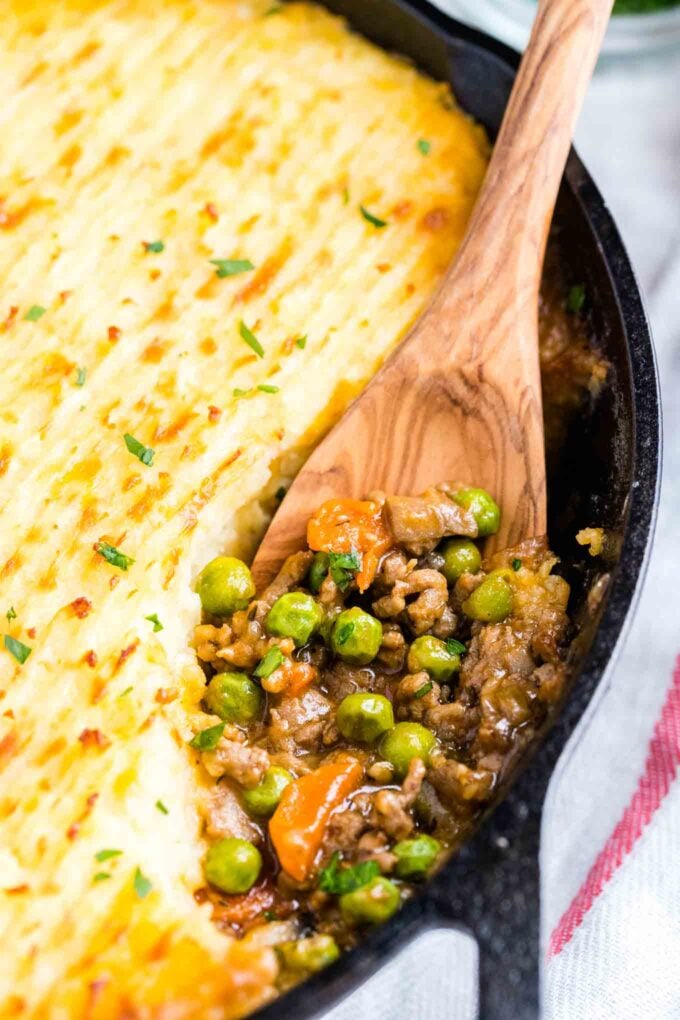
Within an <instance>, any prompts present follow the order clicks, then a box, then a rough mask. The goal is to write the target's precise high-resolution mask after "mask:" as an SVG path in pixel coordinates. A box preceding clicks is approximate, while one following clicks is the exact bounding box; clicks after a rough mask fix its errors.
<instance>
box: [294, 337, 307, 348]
mask: <svg viewBox="0 0 680 1020" xmlns="http://www.w3.org/2000/svg"><path fill="white" fill-rule="evenodd" d="M295 346H296V347H299V348H300V350H301V351H304V349H305V347H306V346H307V334H306V333H305V335H304V336H299V337H298V338H297V340H296V341H295Z"/></svg>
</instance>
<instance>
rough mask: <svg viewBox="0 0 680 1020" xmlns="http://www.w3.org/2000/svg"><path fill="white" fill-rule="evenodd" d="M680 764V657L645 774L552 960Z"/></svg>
mask: <svg viewBox="0 0 680 1020" xmlns="http://www.w3.org/2000/svg"><path fill="white" fill-rule="evenodd" d="M679 765H680V657H678V659H677V660H676V664H675V670H674V671H673V682H672V684H671V687H670V690H669V691H668V695H667V696H666V700H665V702H664V706H663V708H662V710H661V715H660V716H659V719H658V720H657V723H656V726H655V727H654V735H653V737H652V739H651V741H650V744H649V751H648V753H647V760H646V762H645V770H644V772H643V774H642V776H641V777H640V781H639V782H638V785H637V789H636V790H635V793H634V794H633V797H632V799H631V801H630V803H629V805H628V807H627V808H626V810H625V811H624V812H623V815H622V817H621V820H620V821H619V823H618V824H617V826H616V828H615V829H614V831H613V832H612V834H611V836H610V837H609V839H608V840H607V842H606V844H605V846H604V849H603V850H602V851H601V852H600V854H599V855H598V857H597V859H596V861H595V863H594V864H593V866H592V868H591V869H590V871H589V873H588V876H587V878H586V880H585V882H584V883H583V885H582V886H581V888H580V889H579V891H578V893H577V894H576V896H575V897H574V899H573V900H572V902H571V905H570V906H569V907H568V908H567V910H566V911H565V912H564V914H563V915H562V917H561V918H560V920H559V922H558V924H557V925H556V927H555V930H554V931H553V933H552V935H551V936H550V944H549V947H548V956H557V954H558V953H560V952H561V951H562V950H563V949H564V947H565V946H566V945H567V943H568V942H569V941H570V940H571V938H572V937H573V935H574V932H575V931H576V929H577V928H578V926H579V925H580V924H581V922H582V921H583V918H584V917H585V916H586V914H587V913H588V911H589V910H590V908H591V907H592V905H593V903H594V902H595V900H596V899H597V897H598V896H599V895H600V893H601V892H602V890H603V889H604V887H605V885H606V884H607V882H608V881H609V879H610V878H611V877H612V875H613V874H614V873H615V872H616V871H617V870H618V868H619V867H620V866H621V864H622V863H623V861H624V859H625V858H626V857H627V855H628V854H629V853H630V852H631V850H632V849H633V847H634V846H635V844H636V843H637V841H638V839H639V838H640V836H641V835H642V833H643V832H644V830H645V828H646V827H647V825H648V824H649V822H650V821H651V819H652V816H653V815H654V812H655V811H656V810H657V808H658V807H659V805H660V804H661V802H662V801H663V799H664V797H665V796H666V794H667V793H668V790H669V789H670V785H671V783H672V782H673V779H674V778H675V775H676V773H677V771H678V766H679Z"/></svg>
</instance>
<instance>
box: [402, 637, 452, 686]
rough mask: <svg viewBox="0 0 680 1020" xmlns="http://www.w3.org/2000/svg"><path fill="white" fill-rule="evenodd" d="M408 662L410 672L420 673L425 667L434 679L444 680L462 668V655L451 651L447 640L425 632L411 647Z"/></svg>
mask: <svg viewBox="0 0 680 1020" xmlns="http://www.w3.org/2000/svg"><path fill="white" fill-rule="evenodd" d="M406 664H407V666H408V671H409V673H419V672H420V671H421V669H424V670H425V671H426V672H427V673H429V675H430V676H431V677H432V679H433V680H437V681H438V682H444V681H446V680H450V679H451V677H452V676H453V675H454V674H455V673H457V672H458V670H459V669H460V655H458V654H457V653H456V652H451V651H449V649H448V648H447V646H446V642H445V641H440V640H439V638H436V637H432V635H431V634H423V635H422V637H418V638H416V639H415V641H414V642H413V644H412V645H411V647H410V648H409V650H408V659H407V660H406Z"/></svg>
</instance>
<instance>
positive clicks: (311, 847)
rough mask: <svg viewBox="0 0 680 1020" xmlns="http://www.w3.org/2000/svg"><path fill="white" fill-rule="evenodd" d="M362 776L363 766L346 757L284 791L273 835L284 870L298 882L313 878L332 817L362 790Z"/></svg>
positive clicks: (272, 825) (273, 820)
mask: <svg viewBox="0 0 680 1020" xmlns="http://www.w3.org/2000/svg"><path fill="white" fill-rule="evenodd" d="M362 776H363V768H362V767H361V765H360V764H359V762H358V761H356V759H354V758H349V757H344V758H339V759H338V760H337V761H334V762H332V763H331V764H330V765H321V766H320V767H319V768H318V769H315V770H314V772H309V773H308V774H307V775H305V776H300V778H299V779H295V780H293V782H292V783H289V784H288V786H287V787H286V788H285V789H284V791H283V793H282V795H281V800H280V801H279V804H278V807H277V808H276V811H275V812H274V814H273V815H272V817H271V819H270V821H269V835H270V837H271V841H272V843H273V844H274V849H275V850H276V854H277V856H278V858H279V863H280V865H281V867H282V868H283V870H284V871H285V872H287V873H288V874H289V875H290V876H291V878H294V879H295V880H296V881H297V882H304V881H305V880H306V879H307V878H308V877H309V875H310V873H311V871H312V868H313V866H314V860H315V858H316V855H317V853H318V852H319V849H320V847H321V844H322V842H323V837H324V833H325V831H326V826H327V825H328V820H329V818H330V816H331V813H332V812H333V811H334V810H335V808H337V807H338V806H339V805H340V804H342V802H343V800H344V799H345V797H347V796H349V794H350V793H351V792H352V790H355V789H356V788H357V787H358V786H359V784H360V782H361V779H362Z"/></svg>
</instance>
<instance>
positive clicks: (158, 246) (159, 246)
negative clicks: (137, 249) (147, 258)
mask: <svg viewBox="0 0 680 1020" xmlns="http://www.w3.org/2000/svg"><path fill="white" fill-rule="evenodd" d="M144 250H145V251H150V252H153V253H154V255H160V253H161V252H162V251H165V242H164V241H145V242H144Z"/></svg>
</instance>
